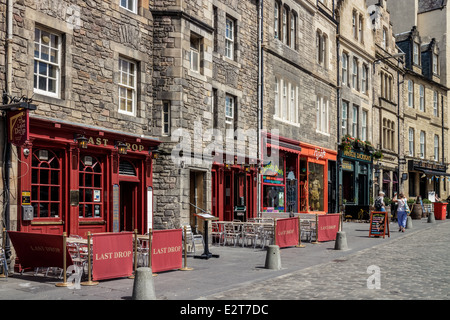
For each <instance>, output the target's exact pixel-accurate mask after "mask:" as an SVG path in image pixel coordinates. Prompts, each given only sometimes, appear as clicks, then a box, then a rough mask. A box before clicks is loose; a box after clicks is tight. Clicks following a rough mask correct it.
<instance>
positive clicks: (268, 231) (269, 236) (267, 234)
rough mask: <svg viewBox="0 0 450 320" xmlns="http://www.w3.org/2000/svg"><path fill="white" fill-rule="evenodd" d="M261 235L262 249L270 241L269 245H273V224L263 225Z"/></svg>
mask: <svg viewBox="0 0 450 320" xmlns="http://www.w3.org/2000/svg"><path fill="white" fill-rule="evenodd" d="M260 234H261V235H260V237H261V249H264V246H265V245H266V243H267V242H268V245H271V244H272V243H273V242H274V241H273V240H274V230H273V226H272V225H263V226H262V228H261V229H260Z"/></svg>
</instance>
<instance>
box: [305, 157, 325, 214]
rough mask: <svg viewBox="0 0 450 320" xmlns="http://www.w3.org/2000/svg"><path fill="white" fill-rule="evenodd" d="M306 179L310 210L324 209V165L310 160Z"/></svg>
mask: <svg viewBox="0 0 450 320" xmlns="http://www.w3.org/2000/svg"><path fill="white" fill-rule="evenodd" d="M308 179H309V207H310V211H324V204H323V198H324V186H323V181H324V166H323V165H321V164H318V163H314V162H310V163H309V177H308Z"/></svg>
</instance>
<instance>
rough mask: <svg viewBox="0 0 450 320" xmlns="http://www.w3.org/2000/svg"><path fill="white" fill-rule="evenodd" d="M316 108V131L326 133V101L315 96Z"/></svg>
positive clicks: (324, 98) (321, 97)
mask: <svg viewBox="0 0 450 320" xmlns="http://www.w3.org/2000/svg"><path fill="white" fill-rule="evenodd" d="M316 108H317V109H316V130H317V131H318V132H321V133H328V121H329V119H328V99H327V98H326V97H324V96H321V95H317V98H316Z"/></svg>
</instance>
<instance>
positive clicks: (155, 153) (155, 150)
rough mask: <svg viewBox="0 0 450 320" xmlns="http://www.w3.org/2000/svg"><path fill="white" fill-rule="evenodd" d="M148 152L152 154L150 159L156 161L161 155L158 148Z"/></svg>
mask: <svg viewBox="0 0 450 320" xmlns="http://www.w3.org/2000/svg"><path fill="white" fill-rule="evenodd" d="M150 152H151V154H152V159H158V158H159V155H160V154H161V150H159V149H158V147H154V148H151V149H150Z"/></svg>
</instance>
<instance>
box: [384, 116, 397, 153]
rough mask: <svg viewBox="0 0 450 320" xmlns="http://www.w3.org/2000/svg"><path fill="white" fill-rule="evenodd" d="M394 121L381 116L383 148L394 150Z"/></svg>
mask: <svg viewBox="0 0 450 320" xmlns="http://www.w3.org/2000/svg"><path fill="white" fill-rule="evenodd" d="M394 137H395V129H394V121H391V120H388V119H386V118H383V141H382V143H383V148H385V149H388V150H392V151H394Z"/></svg>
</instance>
